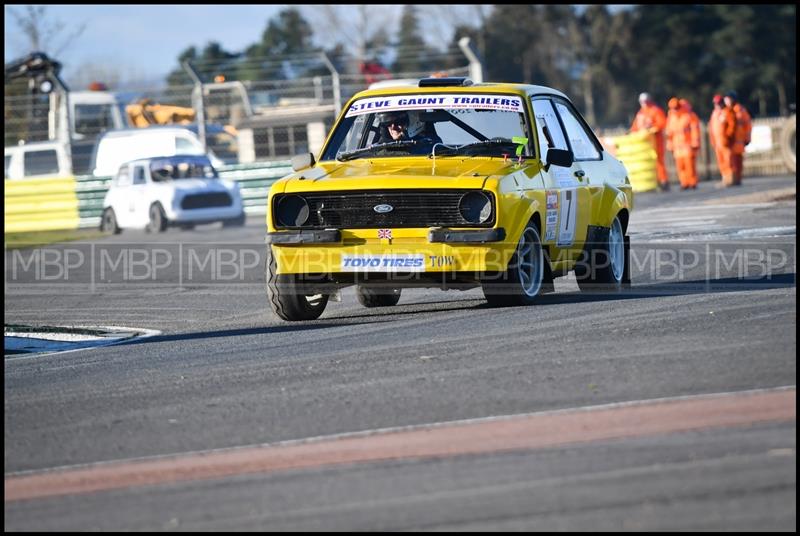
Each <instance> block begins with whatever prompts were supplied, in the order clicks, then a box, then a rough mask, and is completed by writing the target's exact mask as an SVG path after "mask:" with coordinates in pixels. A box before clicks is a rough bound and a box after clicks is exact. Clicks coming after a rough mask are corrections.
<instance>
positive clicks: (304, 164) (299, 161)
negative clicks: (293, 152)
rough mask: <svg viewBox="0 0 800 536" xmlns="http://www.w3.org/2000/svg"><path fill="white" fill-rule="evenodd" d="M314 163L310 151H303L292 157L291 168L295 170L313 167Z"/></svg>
mask: <svg viewBox="0 0 800 536" xmlns="http://www.w3.org/2000/svg"><path fill="white" fill-rule="evenodd" d="M316 163H317V162H316V160H314V155H313V154H311V153H303V154H299V155H297V156H294V157H292V169H293V170H295V171H300V170H301V169H305V168H309V167H314V164H316Z"/></svg>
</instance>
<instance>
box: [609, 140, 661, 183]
mask: <svg viewBox="0 0 800 536" xmlns="http://www.w3.org/2000/svg"><path fill="white" fill-rule="evenodd" d="M611 140H612V142H613V143H614V146H615V148H616V151H615V153H616V157H617V158H619V159H620V160H621V161H622V163H623V164H625V167H626V168H627V169H628V178H629V179H630V181H631V186H632V187H633V191H634V192H647V191H649V190H655V189H656V188H658V176H657V175H656V159H657V155H656V150H655V149H654V148H653V145H654V143H653V139H652V135H651V134H648V133H647V132H634V133H632V134H627V135H625V136H616V137H613V138H611Z"/></svg>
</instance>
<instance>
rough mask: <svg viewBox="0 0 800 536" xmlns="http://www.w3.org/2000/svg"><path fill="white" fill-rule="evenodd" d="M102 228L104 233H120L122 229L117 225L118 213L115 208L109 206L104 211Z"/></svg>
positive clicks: (101, 219) (101, 222) (101, 220)
mask: <svg viewBox="0 0 800 536" xmlns="http://www.w3.org/2000/svg"><path fill="white" fill-rule="evenodd" d="M100 230H101V231H103V232H104V233H112V234H120V233H121V232H122V229H121V228H120V226H119V225H117V215H116V214H115V213H114V209H113V208H111V207H109V208H107V209H105V210H104V211H103V217H102V218H100Z"/></svg>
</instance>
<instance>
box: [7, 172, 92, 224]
mask: <svg viewBox="0 0 800 536" xmlns="http://www.w3.org/2000/svg"><path fill="white" fill-rule="evenodd" d="M3 201H4V203H5V204H4V209H3V212H4V218H3V222H4V225H5V232H6V233H24V232H34V231H58V230H63V229H77V228H78V225H79V224H80V216H79V214H78V197H77V195H76V188H75V179H74V178H73V177H52V178H50V177H48V178H41V179H24V180H7V181H5V191H4V192H3Z"/></svg>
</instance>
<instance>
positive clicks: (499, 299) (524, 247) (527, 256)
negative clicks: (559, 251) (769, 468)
mask: <svg viewBox="0 0 800 536" xmlns="http://www.w3.org/2000/svg"><path fill="white" fill-rule="evenodd" d="M497 276H498V277H491V278H487V277H485V278H484V280H483V281H482V282H481V285H482V287H483V295H484V296H485V297H486V301H488V302H489V305H491V306H493V307H494V306H508V305H531V304H532V303H534V302H535V300H536V298H537V297H538V296H539V293H540V291H541V290H542V280H543V277H544V251H543V250H542V240H541V238H540V237H539V230H538V229H537V228H536V226H535V225H534V224H533V222H528V224H527V225H526V226H525V229H524V230H523V231H522V236H520V239H519V242H518V243H517V249H516V250H515V251H514V255H513V256H512V257H511V261H510V262H509V263H508V268H507V269H506V270H505V271H504V272H500V273H499V274H497Z"/></svg>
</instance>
